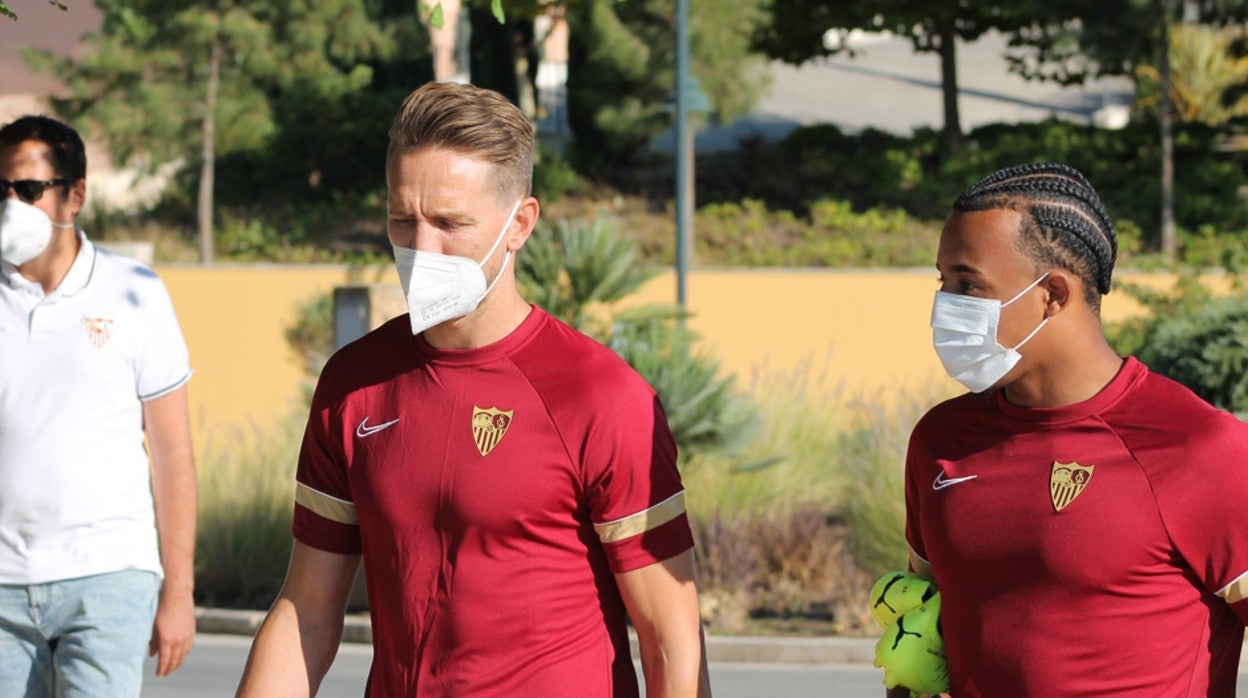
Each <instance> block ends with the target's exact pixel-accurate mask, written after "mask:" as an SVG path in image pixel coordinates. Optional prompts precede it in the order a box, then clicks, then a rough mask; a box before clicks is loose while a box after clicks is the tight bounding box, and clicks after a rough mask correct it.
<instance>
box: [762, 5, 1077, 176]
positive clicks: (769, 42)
mask: <svg viewBox="0 0 1248 698" xmlns="http://www.w3.org/2000/svg"><path fill="white" fill-rule="evenodd" d="M1037 12H1039V13H1037ZM1049 16H1053V15H1052V13H1051V12H1048V11H1045V10H1044V8H1032V7H1030V6H1029V5H1028V4H1027V3H997V2H982V1H977V0H960V1H959V2H929V1H928V0H875V1H873V2H841V1H839V0H786V2H777V3H775V4H774V5H773V8H772V21H771V23H770V24H768V25H767V26H765V27H764V28H763V29H762V30H761V31H760V32H758V34H757V35H756V37H755V45H756V46H758V47H759V48H761V49H762V50H763V51H765V52H766V53H767V55H769V56H771V57H773V58H776V59H779V60H782V61H785V62H787V63H792V64H795V65H800V64H801V63H804V62H806V61H808V60H810V59H811V58H815V57H817V56H828V55H833V54H837V53H849V54H850V55H853V49H852V48H850V46H849V43H848V42H847V41H846V39H847V38H848V36H849V33H850V32H851V31H853V30H856V29H859V30H865V31H875V32H882V31H888V32H892V33H893V34H896V35H897V36H904V37H906V38H908V39H910V41H911V43H912V44H913V46H914V50H915V51H919V52H934V53H936V54H938V55H939V56H940V77H941V90H942V93H943V104H944V126H943V131H944V135H945V142H946V144H947V146H948V147H949V150H950V151H951V152H956V151H957V150H959V149H960V148H961V146H962V141H963V134H962V122H961V115H960V113H959V111H958V72H957V41H958V40H959V39H960V40H962V41H974V40H975V39H978V38H979V37H980V36H982V35H983V34H984V33H986V32H987V31H989V30H991V29H996V30H998V31H1001V32H1003V33H1007V34H1008V33H1012V32H1015V31H1018V30H1019V29H1021V28H1023V27H1026V26H1029V25H1031V24H1032V23H1033V22H1035V21H1039V20H1038V19H1037V18H1039V17H1049ZM830 32H831V33H832V36H834V37H837V38H836V39H835V40H832V41H828V40H827V38H828V37H829V33H830Z"/></svg>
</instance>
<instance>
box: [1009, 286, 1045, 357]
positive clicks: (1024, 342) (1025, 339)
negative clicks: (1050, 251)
mask: <svg viewBox="0 0 1248 698" xmlns="http://www.w3.org/2000/svg"><path fill="white" fill-rule="evenodd" d="M1052 273H1053V272H1051V271H1046V272H1044V274H1043V275H1042V276H1041V277H1040V278H1038V279H1036V280H1035V281H1033V282H1031V284H1030V285H1029V286H1027V288H1025V289H1023V290H1021V291H1019V292H1018V295H1017V296H1014V297H1013V298H1011V299H1010V300H1008V301H1006V302H1005V303H1002V304H1001V307H1002V308H1004V307H1005V306H1007V305H1009V304H1010V303H1013V302H1014V301H1016V300H1018V299H1019V298H1022V297H1023V294H1024V293H1027V292H1028V291H1030V290H1031V289H1033V288H1035V287H1036V286H1037V285H1039V283H1040V282H1041V281H1044V280H1045V278H1047V277H1048V275H1049V274H1052ZM1048 321H1049V316H1048V315H1045V316H1044V319H1043V320H1041V321H1040V324H1039V325H1036V329H1034V330H1032V331H1031V334H1029V335H1027V336H1026V337H1023V341H1021V342H1019V343H1018V344H1015V345H1014V346H1013V347H1012V348H1011V349H1010V351H1018V350H1019V349H1020V348H1021V347H1022V346H1023V345H1024V344H1026V343H1027V342H1030V341H1031V338H1032V337H1035V336H1036V333H1037V332H1039V331H1040V328H1041V327H1044V323H1046V322H1048ZM998 344H999V343H998Z"/></svg>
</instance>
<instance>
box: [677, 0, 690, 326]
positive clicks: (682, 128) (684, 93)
mask: <svg viewBox="0 0 1248 698" xmlns="http://www.w3.org/2000/svg"><path fill="white" fill-rule="evenodd" d="M690 135H691V134H690V132H689V0H676V143H675V150H676V302H677V303H678V304H679V305H680V307H681V308H682V309H684V307H685V301H686V298H687V296H686V293H685V277H686V275H687V274H688V272H689V247H690V242H691V240H692V239H693V211H692V208H693V201H692V199H693V197H692V195H691V194H692V192H693V177H692V169H693V152H692V151H693V147H692V139H691V138H690ZM682 322H683V320H682Z"/></svg>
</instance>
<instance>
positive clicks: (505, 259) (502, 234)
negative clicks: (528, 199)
mask: <svg viewBox="0 0 1248 698" xmlns="http://www.w3.org/2000/svg"><path fill="white" fill-rule="evenodd" d="M523 201H524V199H517V200H516V205H515V206H512V207H511V213H510V214H508V215H507V222H506V223H504V224H503V229H502V230H500V231H499V233H498V238H497V239H496V240H494V244H493V245H492V246H491V247H490V251H489V252H486V253H485V257H484V258H483V259H482V260H481V263H480V264H478V265H477V267H479V268H480V269H482V270H484V269H485V262H486V260H488V259H489V258H490V257H491V256H493V255H494V250H497V249H498V244H499V243H500V242H502V241H503V238H505V237H507V229H508V228H510V227H511V223H512V221H513V220H514V219H515V217H516V212H517V211H519V210H520V204H521V202H523ZM509 261H511V250H507V254H505V255H503V264H502V266H500V267H499V268H498V273H497V274H495V275H494V280H493V281H491V282H490V285H489V286H486V287H485V293H483V294H481V297H482V298H485V297H486V296H488V295H490V291H493V290H494V286H495V285H497V284H498V280H499V279H501V278H503V270H505V269H506V268H507V262H509Z"/></svg>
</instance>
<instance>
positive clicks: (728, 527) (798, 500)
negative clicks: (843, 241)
mask: <svg viewBox="0 0 1248 698" xmlns="http://www.w3.org/2000/svg"><path fill="white" fill-rule="evenodd" d="M831 360H832V357H830V356H829V357H825V358H824V360H823V361H819V362H815V361H808V362H805V363H803V364H801V365H799V366H797V367H796V368H794V369H793V370H790V371H778V372H777V371H766V370H760V371H757V372H756V374H755V376H754V380H753V384H752V386H751V393H752V395H753V396H754V398H755V399H756V400H757V402H758V407H759V410H760V412H761V414H762V427H761V429H760V430H759V433H758V434H757V435H756V437H755V438H754V440H753V441H752V442H751V443H750V444H749V445H748V446H747V447H746V449H745V450H744V454H743V457H741V458H739V459H734V460H729V459H725V458H722V457H718V458H717V457H704V458H699V459H697V460H696V461H693V462H690V463H689V465H688V467H687V468H686V472H685V485H686V489H687V490H688V493H689V494H688V497H689V502H690V518H691V520H692V522H693V525H694V529H695V535H696V537H697V541H698V549H697V550H698V564H699V579H700V584H699V586H700V587H701V591H702V596H703V615H704V617H705V618H706V620H707V622H708V624H709V625H710V627H711V628H712V629H713V630H717V631H720V632H736V631H754V632H756V631H758V629H759V628H760V627H764V628H767V627H772V628H774V627H777V624H776V622H775V621H776V620H777V619H781V620H782V619H786V618H789V619H806V620H813V621H819V622H820V623H821V624H822V631H823V632H835V633H843V634H856V633H861V632H872V631H873V630H874V626H873V624H872V623H871V622H870V616H869V614H868V613H867V612H866V608H867V606H866V595H867V591H868V587H869V585H870V583H871V581H872V580H874V579H875V578H876V577H877V576H878V575H879V574H882V573H883V572H885V571H887V570H889V569H896V568H899V567H904V565H905V562H906V544H905V537H904V529H905V501H904V483H903V477H904V462H905V452H906V443H907V441H908V438H909V433H910V430H911V428H912V427H913V425H914V423H915V422H916V421H917V419H918V417H919V416H920V415H921V414H922V412H923V411H924V410H925V409H926V408H927V407H928V406H930V405H931V404H933V403H934V402H935V401H936V400H938V399H939V398H940V397H942V396H941V395H940V390H941V386H940V385H938V384H936V383H933V384H932V385H929V386H918V387H910V388H909V389H907V390H906V391H904V392H903V391H900V390H898V391H891V392H889V391H879V392H877V393H874V394H869V395H851V394H849V392H848V391H847V390H846V389H845V387H844V386H843V385H842V384H838V383H835V382H834V381H832V380H831V379H830V378H829V375H828V373H827V371H826V366H828V365H829V362H830V361H831ZM760 621H768V622H765V623H762V624H761V625H760Z"/></svg>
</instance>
